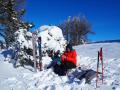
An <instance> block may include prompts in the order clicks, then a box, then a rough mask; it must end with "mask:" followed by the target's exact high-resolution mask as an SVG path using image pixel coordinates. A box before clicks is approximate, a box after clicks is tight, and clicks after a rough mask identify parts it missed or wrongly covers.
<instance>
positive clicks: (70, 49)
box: [66, 44, 73, 52]
mask: <svg viewBox="0 0 120 90" xmlns="http://www.w3.org/2000/svg"><path fill="white" fill-rule="evenodd" d="M72 50H73V48H72V45H71V44H67V46H66V51H67V52H70V51H72Z"/></svg>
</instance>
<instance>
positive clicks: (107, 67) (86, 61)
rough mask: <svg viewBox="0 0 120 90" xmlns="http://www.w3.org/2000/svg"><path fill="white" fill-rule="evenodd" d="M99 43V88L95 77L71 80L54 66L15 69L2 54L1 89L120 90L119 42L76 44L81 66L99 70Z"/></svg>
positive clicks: (0, 55)
mask: <svg viewBox="0 0 120 90" xmlns="http://www.w3.org/2000/svg"><path fill="white" fill-rule="evenodd" d="M100 47H103V53H104V71H105V75H104V85H102V86H101V87H100V88H96V87H95V80H93V81H92V84H90V85H88V84H84V80H83V81H82V82H81V81H79V80H77V79H74V80H70V79H68V77H67V76H61V77H60V76H57V75H56V74H54V72H52V69H49V70H44V71H41V72H37V73H35V72H33V68H30V67H26V68H23V67H19V68H17V69H15V68H14V67H13V65H12V63H9V62H8V61H4V59H5V57H4V56H3V55H2V54H0V90H96V89H97V90H120V43H96V44H86V45H80V46H76V47H74V48H75V49H76V51H77V53H78V55H79V57H80V65H81V67H82V66H87V68H92V69H94V70H96V63H97V51H98V50H99V48H100ZM1 52H2V51H1ZM47 58H48V57H46V58H44V59H47Z"/></svg>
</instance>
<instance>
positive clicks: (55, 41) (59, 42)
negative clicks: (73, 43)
mask: <svg viewBox="0 0 120 90" xmlns="http://www.w3.org/2000/svg"><path fill="white" fill-rule="evenodd" d="M38 31H39V33H38V37H41V38H42V39H41V40H42V47H43V48H44V49H49V50H54V51H55V52H56V51H58V50H60V51H61V52H63V51H64V47H65V44H66V40H65V39H64V37H63V34H62V30H61V29H60V28H58V27H57V26H47V25H44V26H41V27H40V28H39V29H38Z"/></svg>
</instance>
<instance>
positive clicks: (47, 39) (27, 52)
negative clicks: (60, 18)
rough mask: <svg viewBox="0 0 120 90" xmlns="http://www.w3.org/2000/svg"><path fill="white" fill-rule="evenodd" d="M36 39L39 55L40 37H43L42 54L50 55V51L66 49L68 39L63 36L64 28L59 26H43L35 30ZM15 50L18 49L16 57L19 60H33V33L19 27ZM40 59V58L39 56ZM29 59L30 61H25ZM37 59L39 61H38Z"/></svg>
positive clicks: (23, 61) (16, 33) (16, 34)
mask: <svg viewBox="0 0 120 90" xmlns="http://www.w3.org/2000/svg"><path fill="white" fill-rule="evenodd" d="M35 34H36V39H35V45H36V52H37V53H36V56H38V55H39V52H38V51H39V49H38V42H37V41H38V40H37V39H38V37H41V47H42V55H43V54H44V55H48V53H49V51H51V50H52V51H53V52H57V51H58V50H59V51H60V53H62V52H63V51H64V48H65V45H66V40H65V39H64V37H63V34H62V30H61V29H60V28H58V27H57V26H47V25H44V26H41V27H40V28H39V29H38V30H36V32H35ZM15 37H16V40H15V45H14V46H15V50H17V52H16V55H17V57H15V59H17V61H18V62H22V64H23V63H27V62H29V61H33V56H32V55H33V43H32V37H33V35H32V33H31V32H28V31H27V30H26V29H19V30H18V31H17V32H15ZM37 59H38V60H39V58H37ZM25 60H28V61H25ZM38 60H37V61H38Z"/></svg>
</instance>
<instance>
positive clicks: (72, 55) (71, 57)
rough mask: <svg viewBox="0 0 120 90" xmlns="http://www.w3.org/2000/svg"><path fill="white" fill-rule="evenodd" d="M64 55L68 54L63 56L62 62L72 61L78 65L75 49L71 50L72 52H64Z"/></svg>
mask: <svg viewBox="0 0 120 90" xmlns="http://www.w3.org/2000/svg"><path fill="white" fill-rule="evenodd" d="M63 55H64V56H66V58H63V57H62V62H63V63H64V61H70V62H72V63H74V64H75V65H76V62H77V61H76V58H77V54H76V51H75V50H73V51H70V52H64V53H63Z"/></svg>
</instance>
